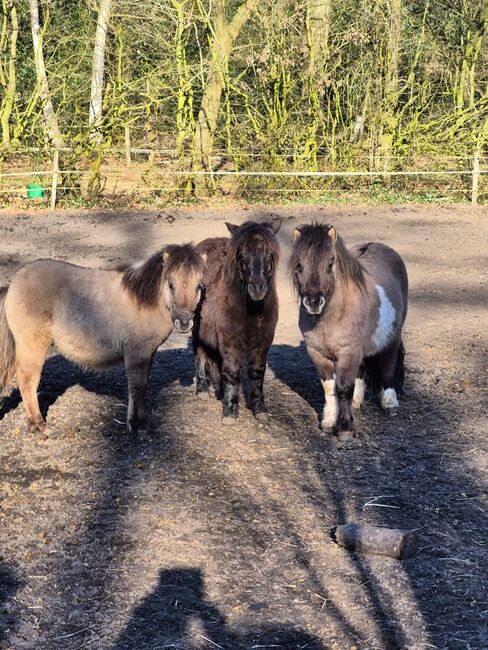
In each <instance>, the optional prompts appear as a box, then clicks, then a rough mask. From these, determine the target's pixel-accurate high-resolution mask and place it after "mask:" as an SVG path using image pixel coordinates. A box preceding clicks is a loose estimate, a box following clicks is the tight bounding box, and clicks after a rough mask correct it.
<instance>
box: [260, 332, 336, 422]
mask: <svg viewBox="0 0 488 650" xmlns="http://www.w3.org/2000/svg"><path fill="white" fill-rule="evenodd" d="M268 365H269V367H270V368H271V369H272V371H273V373H274V375H275V377H276V378H277V379H279V380H280V381H282V382H283V383H284V384H286V386H288V388H290V389H291V390H292V391H293V392H294V393H296V394H297V395H299V396H300V397H301V398H302V399H304V400H305V401H306V402H307V403H308V404H309V405H310V406H311V407H312V408H313V409H314V410H315V412H316V413H317V417H318V418H320V416H321V414H322V409H323V407H324V392H323V390H322V387H321V384H320V381H319V377H318V374H317V370H316V368H315V366H314V365H313V363H312V360H311V359H310V357H309V356H308V353H307V348H306V346H305V343H304V342H303V341H301V343H300V345H299V346H298V347H296V348H295V347H293V346H292V345H284V344H279V345H273V346H272V347H271V350H270V352H269V357H268ZM312 377H315V378H316V381H311V378H312Z"/></svg>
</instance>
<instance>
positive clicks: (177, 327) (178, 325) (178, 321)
mask: <svg viewBox="0 0 488 650" xmlns="http://www.w3.org/2000/svg"><path fill="white" fill-rule="evenodd" d="M175 327H176V329H178V330H179V329H180V327H181V321H180V319H179V318H176V319H175Z"/></svg>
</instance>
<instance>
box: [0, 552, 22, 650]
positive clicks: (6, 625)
mask: <svg viewBox="0 0 488 650" xmlns="http://www.w3.org/2000/svg"><path fill="white" fill-rule="evenodd" d="M19 586H20V581H19V580H18V578H16V576H15V574H14V573H13V571H12V570H11V569H10V568H9V567H8V566H6V565H5V564H4V563H3V562H2V561H1V560H0V646H1V647H3V646H2V645H1V644H2V642H4V641H6V639H7V637H8V636H9V635H10V634H12V632H13V631H14V630H15V628H16V627H17V616H16V615H15V614H14V613H12V611H11V610H10V609H9V608H7V607H6V605H7V603H8V602H9V601H10V600H12V597H13V595H14V594H15V592H16V591H17V589H18V588H19Z"/></svg>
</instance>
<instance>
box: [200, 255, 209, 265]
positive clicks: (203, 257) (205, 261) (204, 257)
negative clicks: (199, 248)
mask: <svg viewBox="0 0 488 650" xmlns="http://www.w3.org/2000/svg"><path fill="white" fill-rule="evenodd" d="M207 257H208V256H207V253H202V254H201V258H202V260H203V263H204V264H206V263H207Z"/></svg>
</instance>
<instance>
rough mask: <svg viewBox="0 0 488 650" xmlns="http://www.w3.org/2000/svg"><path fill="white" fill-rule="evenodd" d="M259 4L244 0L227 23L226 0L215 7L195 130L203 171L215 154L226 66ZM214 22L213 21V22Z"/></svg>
mask: <svg viewBox="0 0 488 650" xmlns="http://www.w3.org/2000/svg"><path fill="white" fill-rule="evenodd" d="M256 4H257V0H245V2H244V3H243V4H242V5H241V6H240V7H239V9H238V10H237V11H236V13H235V15H234V18H233V19H232V20H231V22H230V23H227V20H226V18H225V9H226V2H225V0H216V1H215V2H214V3H213V8H212V16H211V17H210V18H208V20H209V22H210V21H211V25H209V27H211V37H210V38H209V43H210V60H209V62H208V72H207V80H206V84H205V89H204V92H203V97H202V103H201V105H200V110H199V112H198V118H197V123H196V126H195V152H196V156H197V163H198V166H199V167H200V168H201V169H211V162H210V157H211V155H212V151H213V136H214V133H215V129H216V127H217V120H218V116H219V108H220V99H221V97H222V90H223V88H224V83H225V79H226V76H227V66H228V63H229V55H230V52H231V50H232V47H233V45H234V43H235V41H236V39H237V36H238V35H239V32H240V31H241V29H242V27H243V26H244V25H245V23H246V22H247V20H248V19H249V17H250V15H251V13H252V11H253V9H254V7H255V6H256ZM212 18H213V20H212Z"/></svg>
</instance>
